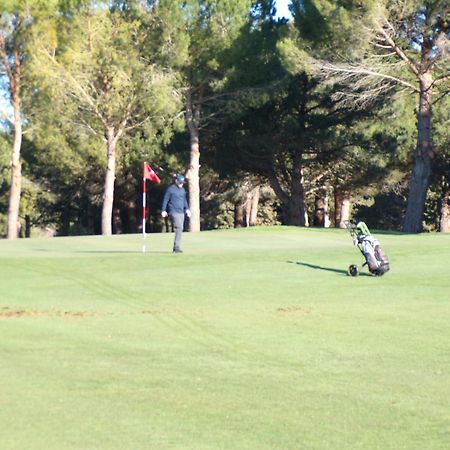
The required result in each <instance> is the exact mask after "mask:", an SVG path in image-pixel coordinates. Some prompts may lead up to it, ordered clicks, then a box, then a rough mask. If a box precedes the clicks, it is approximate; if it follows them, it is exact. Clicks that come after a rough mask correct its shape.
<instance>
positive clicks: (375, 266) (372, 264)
mask: <svg viewBox="0 0 450 450" xmlns="http://www.w3.org/2000/svg"><path fill="white" fill-rule="evenodd" d="M345 226H346V227H347V229H348V230H349V232H350V235H351V237H352V238H353V244H354V245H357V246H358V248H359V250H360V252H361V253H362V255H363V256H364V258H365V260H366V262H365V263H364V264H363V265H362V267H364V266H366V265H367V267H368V268H369V272H370V273H371V274H372V275H376V276H381V275H384V274H385V273H386V272H387V271H388V270H389V260H388V258H387V256H386V255H385V254H384V253H383V251H382V250H381V247H380V243H379V242H378V240H377V239H375V237H374V236H372V235H371V233H370V231H369V228H368V227H367V225H366V224H365V223H364V222H358V223H356V224H355V223H354V222H351V221H349V220H346V221H345ZM358 273H359V269H358V266H357V265H356V264H352V265H350V266H349V268H348V270H347V275H350V276H352V277H356V276H357V275H358Z"/></svg>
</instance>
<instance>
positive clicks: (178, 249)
mask: <svg viewBox="0 0 450 450" xmlns="http://www.w3.org/2000/svg"><path fill="white" fill-rule="evenodd" d="M173 253H183V250H181V248H174V249H173Z"/></svg>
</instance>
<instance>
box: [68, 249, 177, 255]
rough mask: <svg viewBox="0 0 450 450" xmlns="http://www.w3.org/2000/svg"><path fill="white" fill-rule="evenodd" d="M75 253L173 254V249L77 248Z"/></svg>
mask: <svg viewBox="0 0 450 450" xmlns="http://www.w3.org/2000/svg"><path fill="white" fill-rule="evenodd" d="M74 253H97V254H105V253H109V254H114V253H117V254H141V255H146V254H147V253H148V254H150V253H151V254H152V255H156V254H158V255H166V254H172V253H173V252H172V251H166V252H154V251H151V250H147V251H145V252H143V251H142V250H75V251H74Z"/></svg>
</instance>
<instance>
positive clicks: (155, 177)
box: [142, 162, 161, 253]
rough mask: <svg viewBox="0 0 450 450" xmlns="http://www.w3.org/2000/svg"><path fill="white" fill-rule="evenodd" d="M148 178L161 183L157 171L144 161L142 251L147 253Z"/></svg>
mask: <svg viewBox="0 0 450 450" xmlns="http://www.w3.org/2000/svg"><path fill="white" fill-rule="evenodd" d="M147 180H150V181H153V182H154V183H156V184H159V183H161V180H160V179H159V177H158V175H156V173H155V171H154V170H153V169H152V168H151V167H150V166H149V165H148V164H147V162H144V169H143V172H142V241H143V244H142V253H145V238H146V236H147V233H146V232H145V222H146V221H147V220H146V219H147Z"/></svg>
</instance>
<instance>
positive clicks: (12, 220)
mask: <svg viewBox="0 0 450 450" xmlns="http://www.w3.org/2000/svg"><path fill="white" fill-rule="evenodd" d="M0 35H1V33H0ZM0 56H1V59H2V62H3V65H4V67H5V71H6V74H7V76H8V81H9V92H10V95H11V104H12V107H13V112H14V121H13V128H14V139H13V147H12V153H11V190H10V192H9V204H8V231H7V238H8V239H16V238H17V236H18V234H19V229H20V223H19V208H20V195H21V191H22V167H21V164H20V151H21V147H22V117H21V115H20V113H21V111H20V108H21V105H20V103H21V102H20V87H21V84H20V83H21V70H22V66H21V60H20V55H19V50H18V48H17V46H16V43H15V41H14V43H13V46H12V58H9V57H8V55H7V44H6V41H5V37H4V36H3V35H1V36H0Z"/></svg>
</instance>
